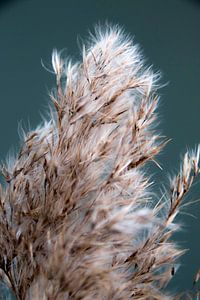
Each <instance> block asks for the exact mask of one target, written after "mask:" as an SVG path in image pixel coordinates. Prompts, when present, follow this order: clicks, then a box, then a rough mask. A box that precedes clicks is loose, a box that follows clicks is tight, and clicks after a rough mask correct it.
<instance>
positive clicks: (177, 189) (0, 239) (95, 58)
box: [0, 27, 200, 300]
mask: <svg viewBox="0 0 200 300" xmlns="http://www.w3.org/2000/svg"><path fill="white" fill-rule="evenodd" d="M52 66H53V70H54V73H55V75H56V91H54V92H53V93H52V94H51V100H52V103H53V108H51V111H52V112H51V115H50V116H51V118H50V120H49V121H46V122H44V125H43V126H40V127H38V128H37V129H36V130H34V131H32V132H29V133H28V134H27V135H25V136H24V143H23V146H22V148H21V151H20V152H19V154H18V156H17V158H16V160H15V161H14V162H13V163H12V164H9V165H6V164H5V165H3V167H2V173H3V174H4V178H5V180H6V182H7V186H6V187H5V188H4V189H3V188H1V191H0V269H1V278H2V280H3V281H4V282H5V283H6V284H7V285H8V286H9V287H10V288H11V289H12V290H13V292H14V294H15V296H16V299H21V300H29V299H35V300H39V299H40V300H41V299H42V300H47V299H49V300H50V299H52V300H56V299H59V300H60V299H68V300H70V299H77V300H78V299H84V300H89V299H99V300H103V299H113V300H120V299H140V300H145V299H146V300H147V299H157V300H159V299H162V300H164V299H174V297H175V296H174V295H172V296H171V295H170V294H169V293H168V292H166V289H164V287H165V286H166V285H167V283H168V282H169V281H170V279H171V277H172V275H173V270H174V265H176V264H177V259H178V257H179V256H180V255H182V254H183V253H184V250H181V249H179V247H177V246H176V244H175V243H174V242H172V240H171V235H172V234H173V232H174V231H175V230H176V226H174V220H175V217H176V215H177V213H178V212H179V208H180V205H181V203H182V201H183V198H184V195H185V194H186V193H187V192H188V190H189V188H190V186H191V184H192V182H193V180H194V178H195V177H196V176H197V174H198V173H199V166H198V161H199V150H200V148H199V147H198V149H197V151H194V152H192V153H191V154H189V153H186V155H185V157H184V160H183V165H182V166H181V169H180V173H179V174H178V175H177V176H175V177H174V178H173V179H172V180H171V187H170V188H169V192H168V194H166V196H165V198H166V199H165V201H164V200H162V199H163V197H162V198H161V200H160V201H159V203H157V204H155V205H154V206H153V207H152V202H155V201H154V199H152V198H154V197H155V196H152V192H151V190H150V185H151V182H150V179H149V176H148V175H147V174H146V172H145V169H144V166H145V164H146V163H147V162H148V161H149V160H152V161H155V156H156V155H157V154H158V153H159V152H160V150H161V149H162V148H163V146H164V145H165V143H166V140H163V138H161V137H160V135H159V134H158V133H157V132H156V130H155V127H156V126H155V125H156V123H157V121H156V120H157V119H156V109H157V105H158V96H157V94H156V90H157V87H158V84H157V80H158V77H159V76H158V75H155V74H154V73H153V72H152V70H151V68H145V67H144V63H143V60H142V57H141V55H140V53H139V51H138V47H137V46H135V45H133V44H132V40H131V39H130V38H128V37H127V36H125V35H124V33H123V32H122V30H120V29H119V28H118V27H107V28H106V29H105V30H102V29H101V28H100V29H98V30H96V32H95V35H93V36H92V38H91V41H90V43H89V44H88V46H83V50H82V62H80V63H77V64H74V65H73V64H72V63H71V62H67V60H64V59H63V58H62V57H61V55H60V54H59V53H58V52H57V51H56V50H54V51H53V55H52ZM161 212H162V213H161ZM177 299H178V295H177Z"/></svg>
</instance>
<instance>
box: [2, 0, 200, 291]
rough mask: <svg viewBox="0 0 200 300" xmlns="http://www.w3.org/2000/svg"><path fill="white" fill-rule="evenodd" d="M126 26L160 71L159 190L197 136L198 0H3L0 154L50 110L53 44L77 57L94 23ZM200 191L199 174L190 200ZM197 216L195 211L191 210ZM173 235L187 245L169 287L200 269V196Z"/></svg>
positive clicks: (178, 286) (185, 284) (185, 283)
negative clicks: (162, 145)
mask: <svg viewBox="0 0 200 300" xmlns="http://www.w3.org/2000/svg"><path fill="white" fill-rule="evenodd" d="M104 21H109V22H112V23H114V24H115V23H117V24H119V25H122V26H123V27H124V29H125V30H126V31H127V32H128V33H131V34H132V35H133V36H134V37H135V42H137V43H139V44H140V45H141V48H142V51H143V54H144V56H145V57H146V58H147V64H153V65H154V70H155V71H157V70H160V71H161V72H162V80H161V83H168V84H167V85H166V86H165V87H163V88H162V89H161V90H160V91H159V92H160V96H161V101H160V108H159V114H160V124H159V126H158V127H159V129H160V130H161V132H162V134H164V135H165V136H167V137H169V138H171V139H172V141H171V142H170V143H169V144H168V145H167V146H166V148H165V151H164V152H163V153H162V154H161V155H160V156H159V158H158V161H159V163H160V164H161V165H162V167H163V171H161V170H159V169H157V168H155V167H153V172H154V180H155V186H154V189H155V190H156V191H158V192H159V191H160V187H161V186H162V184H163V183H164V182H166V183H167V182H168V180H167V176H168V174H173V172H176V171H177V170H178V167H179V161H180V159H179V158H180V153H182V154H183V153H184V151H185V150H186V149H187V148H191V147H194V146H195V145H197V144H198V143H199V142H200V132H199V112H200V3H199V1H189V0H188V1H187V0H132V1H131V0H130V1H129V0H98V1H97V0H96V1H95V0H83V1H81V0H79V1H77V0H73V1H72V0H24V1H20V0H18V1H17V0H16V1H1V2H0V141H1V142H0V159H1V160H4V159H5V158H6V155H7V153H8V152H10V153H12V152H14V153H15V152H16V151H17V149H18V147H19V136H18V127H19V124H22V126H23V127H25V128H28V127H30V128H34V127H36V126H37V125H38V124H39V123H40V122H41V120H42V118H41V114H45V111H46V108H47V105H48V101H49V97H48V93H49V91H50V90H51V88H52V87H53V86H54V84H55V82H54V77H53V75H52V74H51V73H49V72H47V71H46V70H45V69H44V68H43V67H42V65H41V60H42V61H43V63H44V64H45V66H46V67H49V68H51V53H52V49H53V48H55V47H56V48H58V49H59V50H60V49H65V50H64V53H65V55H69V56H70V57H71V58H72V59H74V60H76V59H80V49H79V46H78V43H79V44H80V41H82V40H84V38H85V37H87V33H88V30H92V29H93V25H94V24H96V23H98V22H101V23H104ZM199 195H200V180H197V183H196V185H195V187H194V188H193V190H192V192H191V193H190V195H189V196H188V197H187V199H186V201H189V200H196V199H198V198H200V197H199ZM188 214H192V215H194V216H195V217H196V218H194V217H192V216H189V215H188ZM178 220H179V221H180V222H181V223H182V224H183V228H182V231H181V232H179V233H178V234H176V236H175V237H174V239H176V240H177V241H178V242H179V243H180V244H181V245H182V247H185V248H188V249H190V251H189V252H188V253H187V254H185V255H184V257H183V258H182V260H181V261H182V266H181V267H180V268H179V270H178V272H177V273H176V275H175V276H174V279H173V281H172V284H171V287H172V289H174V290H185V289H189V288H191V286H192V281H193V276H194V274H195V272H196V271H197V270H198V269H199V268H200V255H199V254H200V243H199V241H200V236H199V229H200V202H199V203H197V204H194V205H191V206H189V207H187V208H186V209H184V213H183V214H181V215H180V216H179V217H178Z"/></svg>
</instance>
